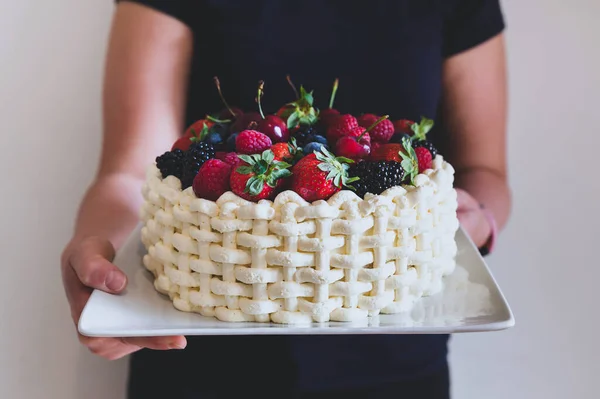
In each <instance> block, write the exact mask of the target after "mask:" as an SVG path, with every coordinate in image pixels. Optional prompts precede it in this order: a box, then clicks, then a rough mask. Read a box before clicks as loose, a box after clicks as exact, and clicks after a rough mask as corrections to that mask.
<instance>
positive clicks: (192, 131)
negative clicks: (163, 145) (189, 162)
mask: <svg viewBox="0 0 600 399" xmlns="http://www.w3.org/2000/svg"><path fill="white" fill-rule="evenodd" d="M212 125H213V123H212V122H210V121H207V120H205V119H200V120H198V121H196V122H194V123H193V124H191V125H190V127H188V128H187V129H186V131H185V134H184V135H183V136H181V137H180V138H178V139H177V140H176V141H175V143H173V146H172V147H171V151H173V150H175V149H180V150H181V151H187V150H188V149H189V148H190V145H192V143H194V142H196V141H200V140H202V139H203V138H204V137H206V135H207V134H208V129H209V128H210V127H211V126H212Z"/></svg>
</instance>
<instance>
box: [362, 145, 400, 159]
mask: <svg viewBox="0 0 600 399" xmlns="http://www.w3.org/2000/svg"><path fill="white" fill-rule="evenodd" d="M402 149H403V147H402V144H396V143H387V144H383V145H381V146H379V147H378V148H374V149H373V148H372V149H371V156H370V157H369V160H371V161H396V162H402V158H401V157H400V152H401V151H402Z"/></svg>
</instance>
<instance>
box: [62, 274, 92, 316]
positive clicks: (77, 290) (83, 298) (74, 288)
mask: <svg viewBox="0 0 600 399" xmlns="http://www.w3.org/2000/svg"><path fill="white" fill-rule="evenodd" d="M63 285H64V287H65V293H66V295H67V300H68V302H69V305H70V306H71V317H72V318H73V322H74V323H75V324H76V325H77V323H78V321H79V316H80V315H81V312H82V311H83V308H84V307H85V304H86V303H87V301H88V299H89V298H90V295H91V293H92V289H91V288H88V287H86V286H84V285H83V284H81V281H79V277H77V274H75V271H74V270H73V268H71V267H67V268H65V269H64V270H63Z"/></svg>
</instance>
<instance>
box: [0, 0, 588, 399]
mask: <svg viewBox="0 0 600 399" xmlns="http://www.w3.org/2000/svg"><path fill="white" fill-rule="evenodd" d="M504 9H505V13H506V16H507V22H508V27H509V29H508V30H507V35H508V47H509V67H510V165H511V178H512V186H513V190H514V211H513V214H512V219H511V222H510V224H509V226H508V228H507V229H506V231H505V232H504V234H503V235H502V237H501V241H500V244H499V248H498V252H497V253H496V254H494V255H493V256H492V257H491V258H490V259H489V263H490V266H491V267H492V269H493V272H494V274H495V275H496V277H497V279H498V281H499V283H500V284H501V286H502V288H503V290H504V292H505V294H506V295H507V297H508V299H509V301H510V303H511V305H512V307H513V310H514V311H515V315H516V318H517V326H516V327H515V328H514V329H511V330H508V331H504V332H496V333H488V334H468V335H461V336H455V337H454V338H453V340H452V345H451V360H452V366H453V378H454V381H453V391H454V398H460V399H481V398H486V399H504V398H544V399H554V398H556V399H558V398H564V397H569V398H594V397H597V389H596V387H597V377H596V374H597V372H598V371H600V368H599V366H598V359H599V358H600V350H599V345H598V339H597V338H596V335H597V334H598V333H597V331H598V328H599V327H600V322H599V321H598V317H599V312H598V310H597V307H596V304H597V301H595V294H596V292H595V287H596V285H597V281H598V280H600V268H599V266H600V265H599V263H600V262H598V255H597V248H598V247H599V244H598V243H597V242H596V240H597V239H598V238H600V234H599V233H598V228H599V227H598V226H599V225H600V216H599V211H598V208H597V207H598V206H600V178H599V177H598V166H597V165H598V162H597V160H596V156H597V154H598V148H599V147H600V130H599V128H598V127H599V126H600V111H599V106H600V48H599V47H598V38H599V37H600V24H599V23H598V21H597V19H598V17H599V16H600V2H598V1H597V0H573V1H569V2H566V1H561V0H505V1H504ZM112 10H113V2H112V0H103V1H81V0H53V1H44V0H37V1H36V0H19V1H18V2H16V1H8V0H2V1H0V123H1V126H2V130H3V134H2V135H1V136H0V143H1V146H0V148H1V149H2V151H1V154H0V170H1V171H2V175H1V176H2V179H3V183H2V185H1V186H2V189H1V190H2V193H1V195H0V198H1V199H0V209H2V214H1V217H2V225H0V238H1V240H0V242H1V243H2V244H1V247H0V248H1V251H2V255H3V261H2V266H1V269H0V271H1V273H2V278H0V303H2V305H1V306H0V397H1V398H11V399H12V398H16V399H17V398H18V399H21V398H25V399H29V398H42V397H43V398H49V399H54V398H57V399H82V398H85V399H100V398H101V399H106V398H111V399H112V398H114V399H118V398H122V397H123V389H124V384H125V378H126V373H127V367H126V361H118V362H112V363H109V362H105V361H103V360H101V359H98V358H95V357H93V356H92V355H90V354H88V353H87V351H86V350H85V349H82V348H81V347H80V346H79V345H78V342H77V339H76V335H75V330H74V328H73V325H72V323H71V321H70V318H69V312H68V308H67V305H66V301H65V299H64V294H63V291H62V286H61V282H60V275H59V266H58V264H59V255H60V251H61V250H62V247H63V245H64V243H65V242H66V241H67V240H68V238H69V235H70V229H71V225H72V222H73V218H74V211H75V209H76V207H77V205H78V203H79V200H80V197H81V195H82V194H83V192H84V190H85V189H86V185H87V184H88V182H89V180H90V178H91V176H92V174H93V171H94V168H95V166H96V160H97V156H98V151H99V144H100V94H101V78H102V66H103V58H104V51H105V45H106V36H107V33H108V28H109V23H110V18H111V13H112Z"/></svg>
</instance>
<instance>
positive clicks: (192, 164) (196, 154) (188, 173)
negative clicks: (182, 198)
mask: <svg viewBox="0 0 600 399" xmlns="http://www.w3.org/2000/svg"><path fill="white" fill-rule="evenodd" d="M214 157H215V149H214V148H213V146H212V145H210V144H208V143H205V142H203V141H199V142H195V143H192V144H191V145H190V148H189V149H188V150H187V151H186V152H185V153H184V155H183V170H182V174H181V186H182V188H183V189H184V190H185V189H186V188H188V187H190V186H191V185H192V183H193V182H194V178H195V177H196V175H197V174H198V170H200V167H201V166H202V165H203V164H204V162H206V161H208V160H209V159H212V158H214Z"/></svg>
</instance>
